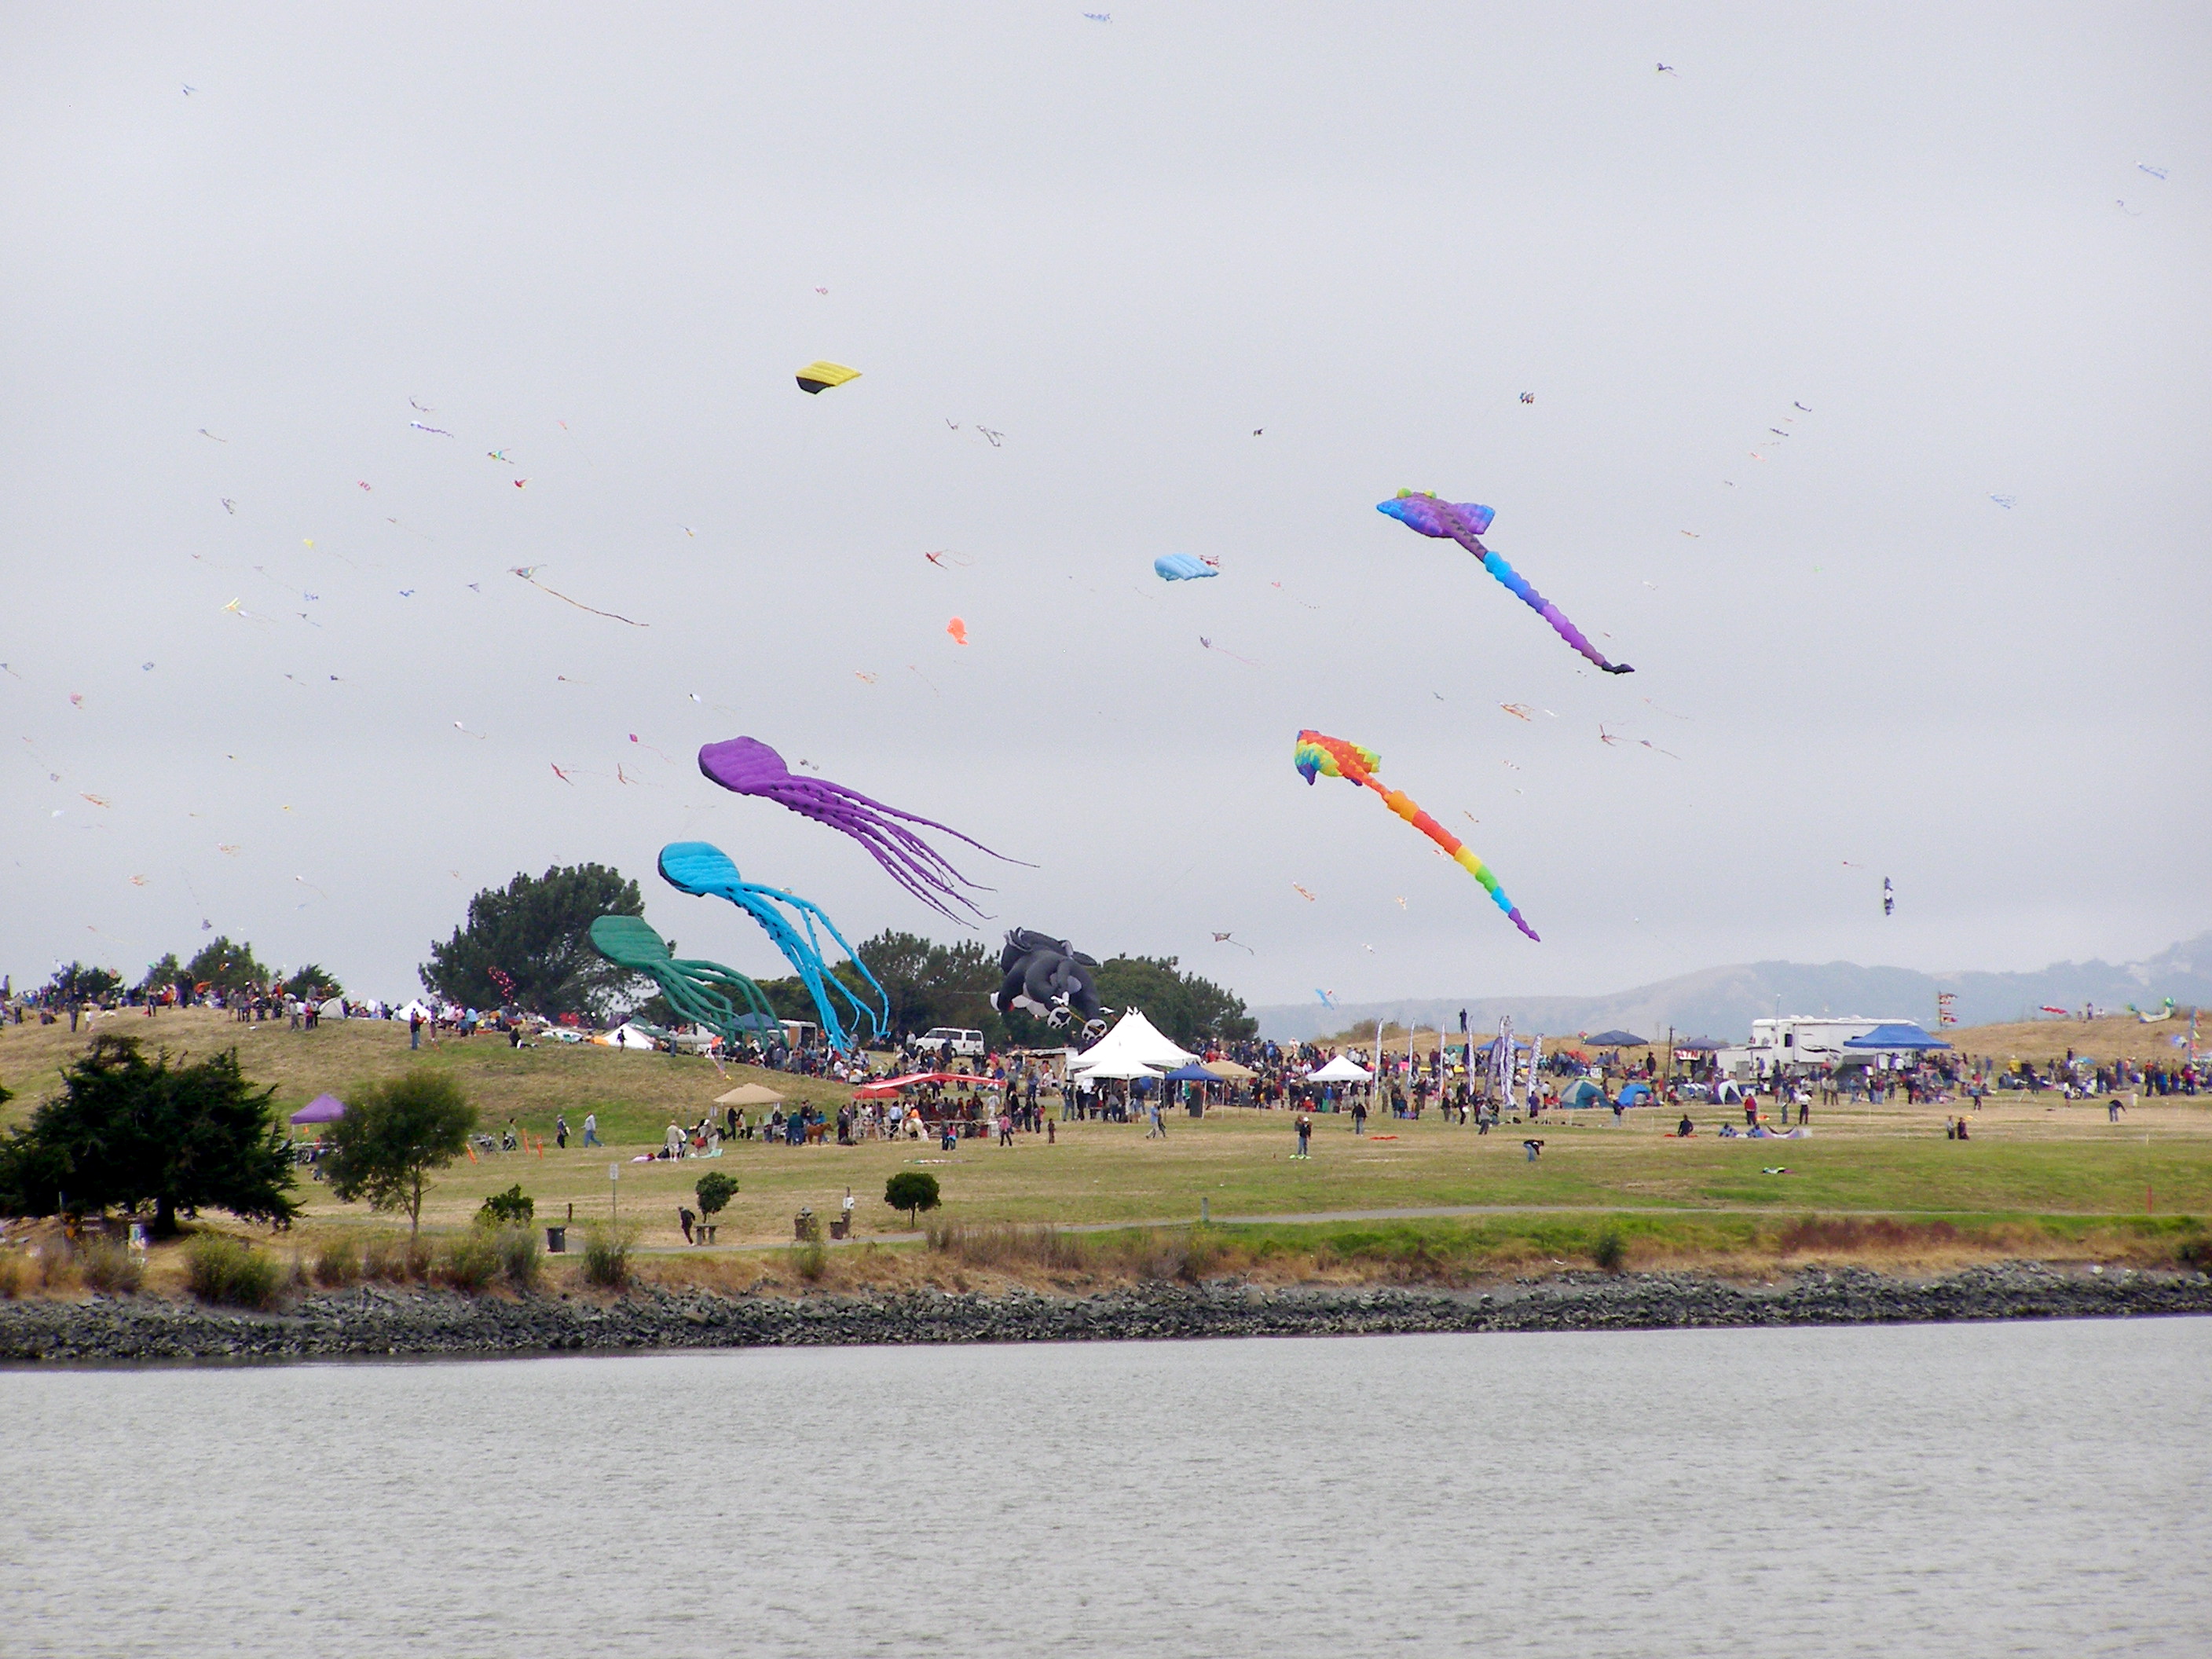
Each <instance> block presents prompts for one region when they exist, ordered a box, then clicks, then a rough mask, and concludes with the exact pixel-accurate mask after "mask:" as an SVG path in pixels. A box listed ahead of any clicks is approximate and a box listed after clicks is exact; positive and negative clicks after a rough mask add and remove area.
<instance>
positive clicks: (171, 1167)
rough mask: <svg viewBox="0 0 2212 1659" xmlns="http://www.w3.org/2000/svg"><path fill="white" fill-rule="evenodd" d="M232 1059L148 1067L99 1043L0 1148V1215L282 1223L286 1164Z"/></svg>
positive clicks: (159, 1223)
mask: <svg viewBox="0 0 2212 1659" xmlns="http://www.w3.org/2000/svg"><path fill="white" fill-rule="evenodd" d="M275 1093H276V1091H275V1090H273V1089H269V1090H263V1091H258V1092H257V1091H255V1089H254V1087H253V1085H252V1084H251V1083H248V1082H247V1081H246V1078H245V1077H244V1075H243V1074H242V1073H240V1071H239V1067H238V1053H237V1051H236V1050H235V1049H231V1050H228V1051H227V1052H225V1053H223V1054H217V1055H216V1056H215V1057H214V1058H213V1059H211V1060H201V1061H199V1062H198V1063H197V1064H196V1065H185V1064H183V1063H182V1062H181V1060H178V1061H174V1062H173V1061H172V1060H170V1058H169V1054H168V1051H167V1049H163V1050H162V1051H161V1053H160V1054H157V1055H156V1056H155V1058H153V1059H151V1060H149V1059H148V1058H147V1057H146V1055H145V1053H144V1052H143V1050H142V1049H141V1048H140V1047H139V1045H138V1040H137V1038H136V1037H128V1036H99V1037H95V1038H94V1039H93V1042H92V1046H91V1047H90V1048H88V1049H87V1050H86V1051H85V1052H84V1053H83V1054H81V1055H79V1056H78V1057H77V1059H76V1060H74V1061H72V1062H71V1063H70V1065H69V1066H67V1067H66V1068H65V1069H64V1071H63V1073H62V1091H61V1093H60V1094H58V1095H57V1096H56V1097H53V1098H52V1099H51V1100H49V1101H47V1102H46V1103H45V1104H44V1105H42V1106H40V1108H39V1109H38V1110H37V1111H36V1112H35V1113H33V1115H32V1117H31V1121H29V1122H28V1123H27V1124H23V1125H21V1126H19V1127H16V1128H15V1129H14V1130H11V1131H10V1132H9V1134H8V1135H7V1137H6V1138H5V1139H0V1210H5V1211H6V1212H9V1213H10V1214H14V1215H52V1214H55V1213H57V1212H58V1211H60V1210H61V1209H62V1208H63V1207H64V1206H67V1208H68V1211H69V1212H70V1213H71V1214H73V1215H88V1214H96V1213H98V1212H100V1211H102V1210H106V1209H112V1208H120V1209H130V1210H135V1209H139V1208H142V1207H143V1206H148V1205H151V1206H153V1209H154V1231H155V1232H156V1233H157V1234H163V1235H166V1234H169V1233H173V1232H174V1231H176V1229H177V1216H178V1214H179V1212H183V1213H185V1214H186V1215H191V1214H195V1213H197V1212H199V1211H200V1210H203V1209H219V1210H228V1211H229V1212H231V1213H232V1214H233V1215H235V1216H239V1217H241V1218H245V1219H247V1220H253V1221H268V1222H272V1223H274V1222H285V1221H289V1220H290V1219H291V1218H293V1217H294V1216H295V1215H296V1214H298V1213H299V1207H300V1206H299V1205H298V1204H297V1203H295V1201H294V1200H293V1198H292V1196H291V1189H292V1159H291V1155H290V1153H289V1152H288V1151H287V1150H286V1148H285V1145H284V1129H283V1125H282V1124H281V1123H280V1122H279V1121H277V1118H276V1112H275V1110H274V1109H273V1108H272V1107H271V1105H270V1100H271V1098H272V1097H273V1096H274V1095H275Z"/></svg>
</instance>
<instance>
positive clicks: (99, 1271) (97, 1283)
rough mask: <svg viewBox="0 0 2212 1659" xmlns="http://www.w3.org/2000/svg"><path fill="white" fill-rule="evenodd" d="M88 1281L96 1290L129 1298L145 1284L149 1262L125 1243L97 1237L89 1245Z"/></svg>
mask: <svg viewBox="0 0 2212 1659" xmlns="http://www.w3.org/2000/svg"><path fill="white" fill-rule="evenodd" d="M84 1279H85V1283H86V1284H88V1285H91V1286H92V1288H93V1289H94V1290H95V1291H107V1292H108V1293H109V1294H110V1295H113V1294H115V1293H116V1292H118V1291H120V1292H121V1293H122V1294H124V1295H125V1296H128V1295H130V1294H131V1292H132V1291H136V1290H137V1288H138V1287H139V1285H142V1284H143V1283H144V1282H145V1279H146V1263H145V1261H144V1259H143V1257H142V1256H141V1255H139V1253H138V1252H137V1251H136V1250H134V1249H131V1247H130V1246H129V1245H128V1244H125V1243H123V1242H122V1241H121V1240H119V1239H113V1238H96V1239H94V1240H93V1242H92V1243H89V1244H88V1245H86V1246H85V1250H84Z"/></svg>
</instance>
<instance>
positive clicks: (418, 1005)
mask: <svg viewBox="0 0 2212 1659" xmlns="http://www.w3.org/2000/svg"><path fill="white" fill-rule="evenodd" d="M416 1014H420V1015H422V1018H425V1019H428V1018H430V1005H429V1004H428V1003H427V1002H425V1001H423V1000H422V998H420V997H410V998H409V999H408V1000H406V1001H405V1002H404V1003H403V1004H401V1005H400V1006H398V1007H397V1008H394V1009H393V1010H392V1018H394V1019H407V1018H410V1017H412V1016H413V1015H416Z"/></svg>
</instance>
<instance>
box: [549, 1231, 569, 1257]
mask: <svg viewBox="0 0 2212 1659" xmlns="http://www.w3.org/2000/svg"><path fill="white" fill-rule="evenodd" d="M545 1254H546V1255H568V1229H567V1228H566V1227H548V1228H547V1229H546V1230H545Z"/></svg>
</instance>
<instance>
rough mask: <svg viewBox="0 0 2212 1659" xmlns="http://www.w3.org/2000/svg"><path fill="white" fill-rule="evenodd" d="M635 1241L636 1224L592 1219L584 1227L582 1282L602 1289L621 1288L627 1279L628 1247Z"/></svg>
mask: <svg viewBox="0 0 2212 1659" xmlns="http://www.w3.org/2000/svg"><path fill="white" fill-rule="evenodd" d="M636 1243H637V1229H636V1228H635V1227H620V1226H609V1225H605V1224H604V1223H600V1222H596V1221H595V1222H593V1223H592V1225H590V1226H588V1227H586V1229H585V1230H584V1279H585V1282H586V1283H587V1284H592V1285H599V1287H600V1288H601V1289H603V1290H609V1291H618V1290H620V1289H622V1288H623V1286H624V1285H627V1284H629V1275H630V1261H629V1257H630V1251H631V1250H632V1249H634V1248H635V1245H636Z"/></svg>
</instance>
